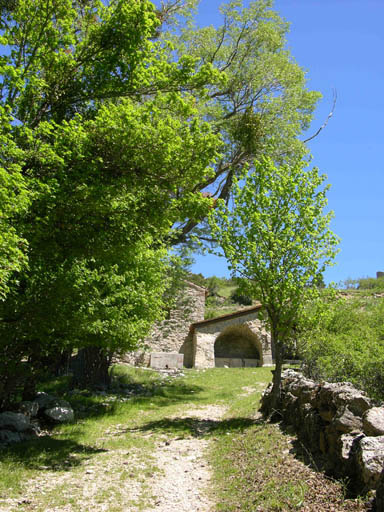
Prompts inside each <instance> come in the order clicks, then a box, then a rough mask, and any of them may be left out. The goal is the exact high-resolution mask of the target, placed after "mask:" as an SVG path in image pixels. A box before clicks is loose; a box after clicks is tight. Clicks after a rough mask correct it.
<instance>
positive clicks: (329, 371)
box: [299, 299, 384, 400]
mask: <svg viewBox="0 0 384 512" xmlns="http://www.w3.org/2000/svg"><path fill="white" fill-rule="evenodd" d="M322 308H323V310H322V311H321V314H318V313H319V310H318V311H313V312H312V313H313V315H312V318H313V319H316V321H314V322H313V324H312V326H310V327H308V326H307V328H306V329H302V330H301V333H300V334H299V346H300V349H301V354H302V358H303V361H304V370H305V373H306V374H307V375H308V376H309V377H312V378H314V379H317V380H319V379H325V380H329V381H334V382H336V381H349V382H352V383H353V384H354V385H355V386H356V387H358V388H360V389H364V390H365V391H367V393H368V394H369V395H370V396H372V397H373V398H375V399H377V400H384V301H383V300H381V299H380V300H376V301H374V300H371V301H367V300H361V299H335V300H333V301H331V303H328V304H327V305H326V309H325V310H324V304H322V305H321V306H320V307H319V309H322Z"/></svg>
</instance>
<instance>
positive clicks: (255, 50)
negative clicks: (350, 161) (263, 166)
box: [164, 0, 320, 239]
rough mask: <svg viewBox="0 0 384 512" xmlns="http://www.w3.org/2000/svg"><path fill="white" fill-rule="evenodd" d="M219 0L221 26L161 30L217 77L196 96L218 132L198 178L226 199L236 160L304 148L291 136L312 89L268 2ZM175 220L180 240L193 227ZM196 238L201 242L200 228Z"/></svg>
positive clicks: (314, 96) (302, 121) (288, 157)
mask: <svg viewBox="0 0 384 512" xmlns="http://www.w3.org/2000/svg"><path fill="white" fill-rule="evenodd" d="M244 4H245V2H243V1H241V0H240V1H233V0H231V1H227V2H225V3H224V4H223V5H222V6H221V9H220V10H221V13H222V15H223V24H222V25H221V26H218V27H217V28H216V27H214V26H208V27H201V28H200V27H198V26H196V24H195V23H194V22H193V20H191V19H190V18H189V19H188V20H187V23H186V24H185V26H184V27H183V26H182V27H181V31H180V29H179V30H178V31H177V33H172V31H170V32H167V33H165V35H164V37H166V38H168V39H171V40H172V43H173V46H172V47H171V48H172V51H174V52H176V53H177V54H178V55H184V54H188V55H190V56H191V57H193V58H195V59H197V65H198V68H199V69H200V67H203V66H205V65H207V64H208V63H209V64H212V65H213V66H214V67H216V68H217V69H218V70H220V71H222V72H223V73H225V80H221V81H216V82H215V83H212V84H207V86H206V88H205V90H204V95H203V96H201V95H200V96H199V95H196V99H197V101H196V107H197V108H198V109H199V111H200V112H201V113H202V115H203V116H204V117H205V118H206V119H207V120H209V122H210V124H211V125H213V126H214V127H215V129H216V130H217V131H218V132H219V133H221V135H222V140H223V147H222V150H221V156H220V158H219V159H218V160H217V162H216V164H215V166H214V171H215V172H214V175H213V176H210V177H209V178H207V179H205V180H202V181H201V183H200V184H199V189H200V190H203V189H205V188H206V187H209V189H208V190H209V191H210V192H211V193H212V194H213V196H214V197H218V198H223V199H228V198H229V196H230V191H231V185H232V181H233V178H234V176H238V175H239V173H241V170H242V169H243V167H244V165H249V166H250V167H251V166H252V165H253V162H254V160H255V158H256V159H258V158H260V157H262V156H263V155H266V154H268V155H270V156H271V158H272V159H273V160H274V161H275V162H279V163H282V162H294V161H296V160H297V158H298V155H302V154H303V153H305V152H306V149H305V145H304V144H303V143H302V142H301V141H300V140H299V135H300V134H301V133H302V131H303V130H305V129H307V128H308V126H309V124H310V121H311V119H312V113H313V110H314V108H315V104H316V102H317V100H318V99H319V97H320V94H319V93H317V92H314V91H310V90H308V89H307V88H306V78H305V72H304V70H303V69H302V68H300V66H299V65H298V64H297V63H296V62H295V61H294V59H293V58H292V56H291V54H290V52H289V51H288V50H287V49H286V38H285V35H286V33H287V31H288V23H286V22H285V21H283V19H282V18H280V17H279V15H278V14H277V13H276V12H274V11H273V10H272V9H271V7H272V2H271V1H269V0H256V1H251V2H247V6H245V5H244ZM196 224H197V223H196V222H195V223H193V222H191V221H190V219H189V221H187V222H185V223H183V224H182V225H181V228H182V235H184V237H182V239H185V238H186V236H187V234H188V232H189V231H190V230H191V229H192V228H193V227H194V226H196ZM196 234H197V236H202V239H207V238H208V239H209V238H210V237H209V236H207V233H206V231H204V230H202V229H201V227H200V228H199V229H198V230H197V231H196Z"/></svg>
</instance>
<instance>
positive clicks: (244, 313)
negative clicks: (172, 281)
mask: <svg viewBox="0 0 384 512" xmlns="http://www.w3.org/2000/svg"><path fill="white" fill-rule="evenodd" d="M206 294H207V290H206V289H205V288H202V287H200V286H197V285H195V284H193V283H190V282H187V283H186V286H185V287H184V288H183V290H182V293H181V294H180V297H179V299H178V300H177V303H176V307H175V309H174V310H172V311H170V313H169V315H168V317H167V318H166V319H165V320H163V321H162V322H160V323H159V324H157V325H155V327H154V328H153V331H152V333H151V335H150V336H149V337H148V338H147V339H146V340H145V345H146V349H145V350H141V351H137V352H134V353H130V354H127V355H126V357H125V358H124V359H123V361H124V362H128V363H131V364H135V365H144V366H148V365H153V366H155V367H158V365H159V361H161V360H163V361H164V366H165V367H166V366H168V363H167V361H166V359H167V358H166V357H164V358H162V357H161V353H163V354H167V353H168V354H169V356H170V357H169V361H170V363H169V364H170V365H172V363H171V361H173V360H175V361H176V360H177V361H180V358H175V355H177V354H183V357H184V361H183V362H184V366H186V367H187V368H192V367H198V368H210V367H215V366H221V367H223V366H228V367H242V366H268V365H271V364H272V350H271V339H270V335H269V334H268V333H267V332H266V331H265V329H264V328H263V325H262V322H261V320H260V318H259V316H260V311H261V309H262V306H261V304H259V305H257V306H253V307H250V308H246V309H241V310H240V311H238V312H236V313H231V314H229V315H224V316H220V317H217V318H213V319H210V320H204V310H205V298H206ZM151 354H153V358H152V359H153V361H151ZM155 361H156V364H154V362H155ZM152 363H153V364H152ZM178 364H179V363H178ZM172 366H173V365H172ZM169 367H170V366H169Z"/></svg>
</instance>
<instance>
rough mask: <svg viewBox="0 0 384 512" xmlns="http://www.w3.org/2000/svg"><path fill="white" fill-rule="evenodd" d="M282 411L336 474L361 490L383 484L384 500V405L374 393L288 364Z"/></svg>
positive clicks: (264, 402)
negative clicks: (306, 373) (319, 377)
mask: <svg viewBox="0 0 384 512" xmlns="http://www.w3.org/2000/svg"><path fill="white" fill-rule="evenodd" d="M270 390H271V387H269V388H268V389H267V390H266V392H265V393H264V396H263V399H262V411H263V413H264V414H269V413H270V412H271V411H270V410H269V409H270V408H269V404H270ZM281 414H282V417H283V420H284V422H285V423H287V424H290V425H293V426H294V427H295V430H296V433H297V435H298V438H299V439H300V440H301V441H302V442H303V443H304V445H305V446H306V447H307V448H308V449H309V450H310V451H311V452H312V453H313V454H314V455H315V456H318V457H319V458H320V460H322V462H323V465H324V467H325V469H326V470H327V471H328V472H329V473H330V474H332V475H333V476H336V477H338V478H347V479H348V480H349V481H350V482H351V488H352V489H353V491H354V492H356V493H365V492H367V491H368V490H370V489H376V488H379V489H382V490H381V491H380V490H379V491H378V500H383V498H384V497H383V492H384V482H383V478H384V474H383V473H382V471H383V467H384V407H373V404H372V402H371V400H370V399H369V398H368V396H367V395H366V394H365V393H363V392H362V391H359V390H357V389H356V388H354V387H353V386H352V384H350V383H348V382H342V383H328V382H322V383H319V382H315V381H313V380H310V379H306V378H305V377H304V376H303V375H302V374H301V373H300V372H296V371H293V370H286V371H285V372H283V375H282V398H281ZM380 493H381V494H380ZM377 510H384V508H381V509H377Z"/></svg>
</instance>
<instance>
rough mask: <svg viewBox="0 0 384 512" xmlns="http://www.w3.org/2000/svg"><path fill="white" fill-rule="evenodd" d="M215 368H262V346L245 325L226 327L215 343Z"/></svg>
mask: <svg viewBox="0 0 384 512" xmlns="http://www.w3.org/2000/svg"><path fill="white" fill-rule="evenodd" d="M214 350H215V366H216V367H221V368H222V367H224V366H228V367H229V368H241V367H245V366H262V364H263V354H262V345H261V342H260V340H259V338H258V336H257V335H256V334H255V333H254V332H252V331H251V329H250V328H249V327H248V326H246V325H234V326H230V327H227V328H226V329H225V330H224V331H223V332H222V333H221V334H220V335H219V336H218V337H217V338H216V341H215V348H214Z"/></svg>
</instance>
